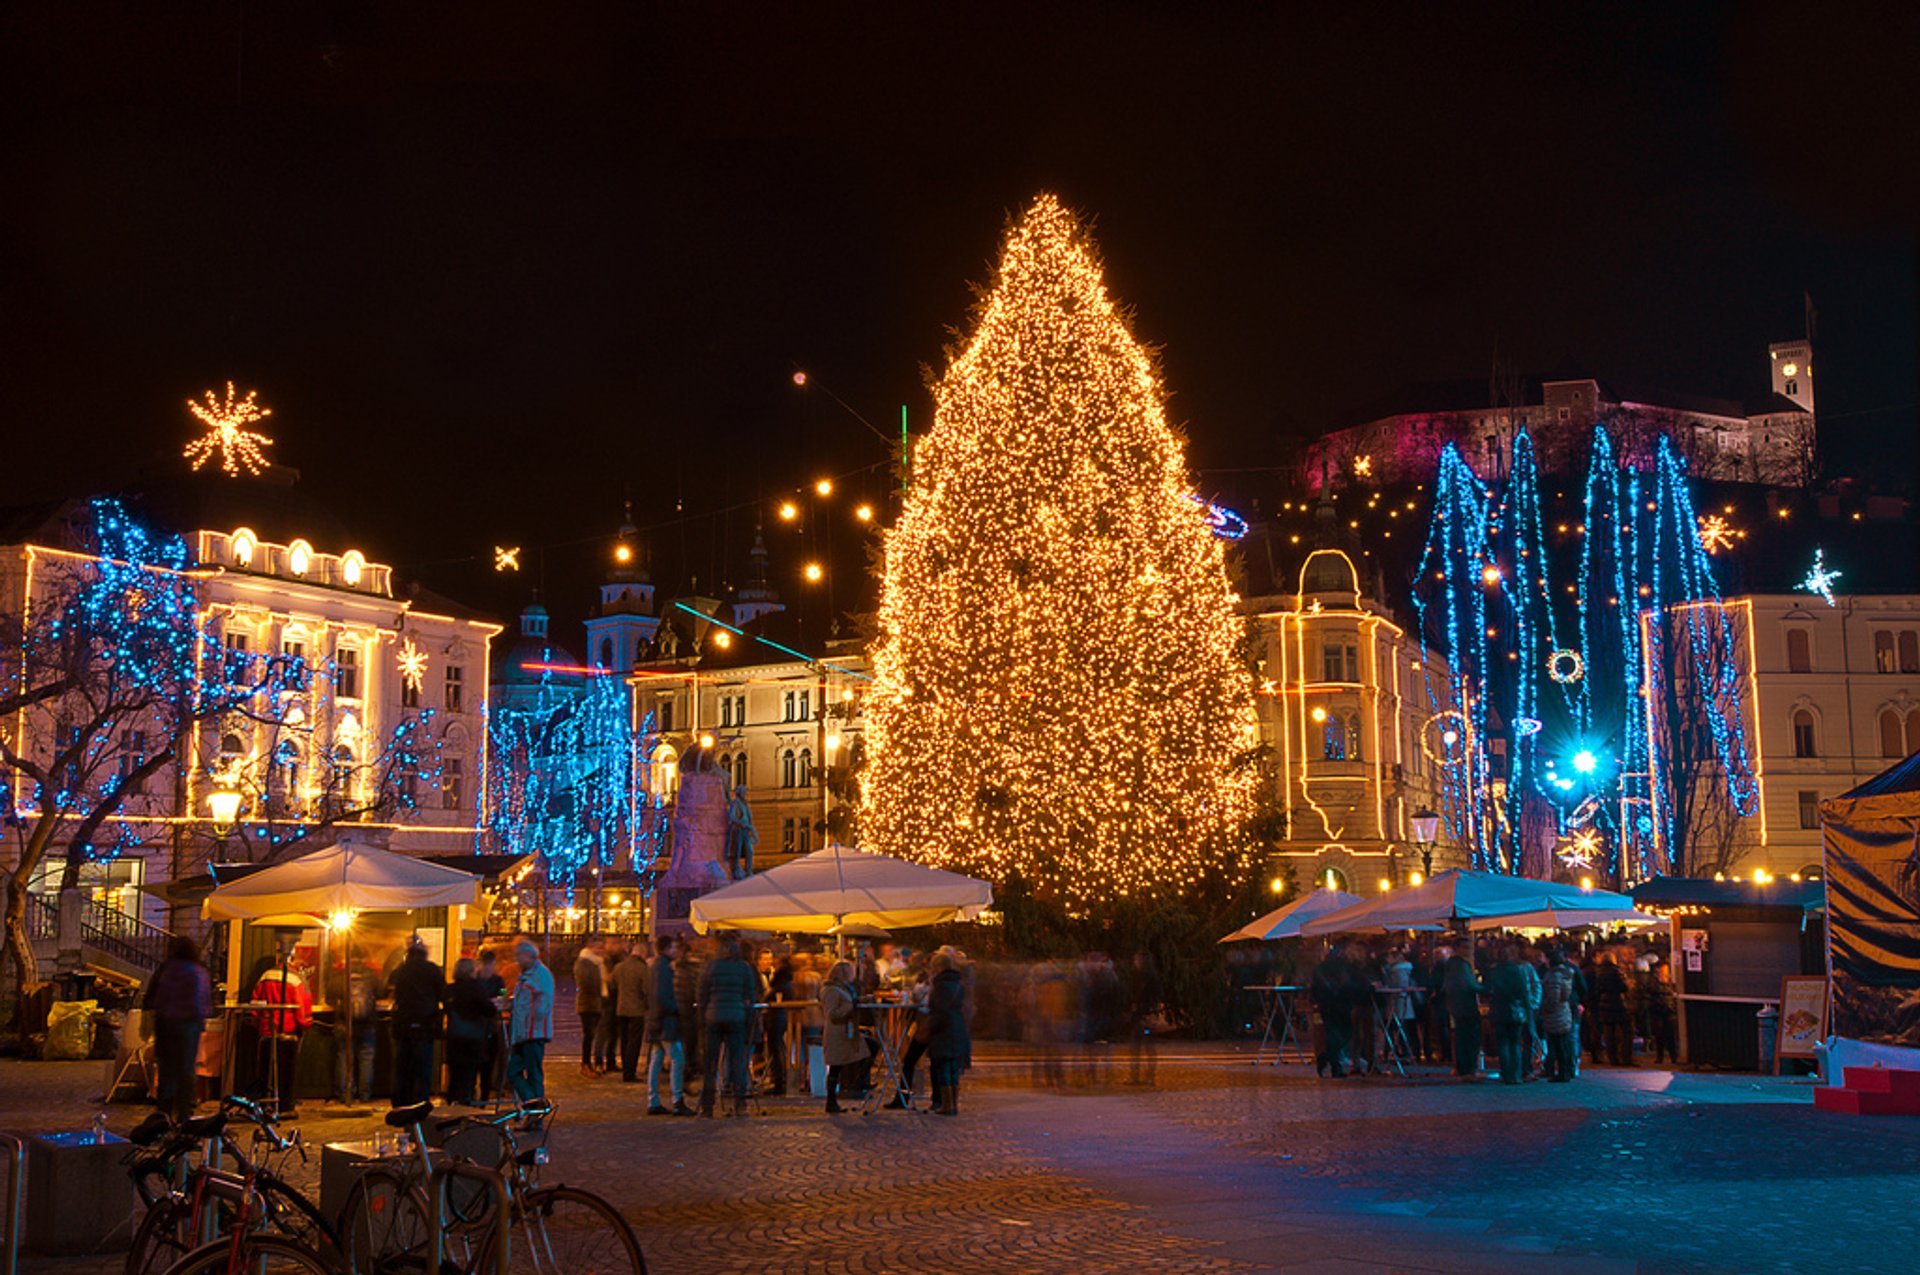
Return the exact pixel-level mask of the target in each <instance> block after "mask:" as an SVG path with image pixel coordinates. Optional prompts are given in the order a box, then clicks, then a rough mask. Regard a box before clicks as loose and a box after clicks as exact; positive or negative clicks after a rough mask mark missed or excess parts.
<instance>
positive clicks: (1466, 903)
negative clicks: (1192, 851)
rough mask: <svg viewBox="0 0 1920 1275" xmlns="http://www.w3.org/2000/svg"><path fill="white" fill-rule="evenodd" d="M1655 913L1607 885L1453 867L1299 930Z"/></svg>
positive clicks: (1626, 918) (1617, 918) (1576, 921)
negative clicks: (1643, 910)
mask: <svg viewBox="0 0 1920 1275" xmlns="http://www.w3.org/2000/svg"><path fill="white" fill-rule="evenodd" d="M1654 919H1655V918H1653V917H1647V916H1642V915H1641V914H1640V913H1638V912H1636V911H1634V907H1633V900H1632V899H1631V898H1629V897H1628V896H1626V895H1624V894H1615V893H1613V892H1612V891H1611V890H1584V889H1582V888H1580V887H1579V886H1577V885H1561V884H1559V883H1557V882H1553V881H1536V880H1534V879H1532V878H1531V877H1512V876H1507V875H1506V874H1504V873H1499V872H1472V871H1467V870H1465V869H1460V868H1455V869H1452V870H1451V871H1447V872H1442V873H1439V874H1437V875H1436V876H1434V878H1433V879H1432V880H1431V881H1428V882H1426V883H1425V884H1423V885H1418V886H1414V887H1412V888H1411V889H1406V890H1397V891H1395V892H1393V893H1391V894H1384V895H1381V896H1380V897H1379V898H1377V899H1372V900H1369V901H1368V902H1365V903H1361V904H1358V905H1357V906H1354V907H1349V908H1343V909H1341V910H1340V911H1338V912H1329V913H1327V914H1325V915H1323V916H1321V917H1318V918H1316V919H1315V920H1312V921H1308V922H1307V923H1306V924H1305V925H1303V926H1302V927H1301V931H1300V932H1301V933H1303V934H1351V933H1363V932H1374V931H1389V930H1437V929H1443V928H1446V927H1448V926H1455V925H1466V926H1469V927H1471V928H1473V929H1480V930H1485V929H1497V928H1499V927H1502V926H1551V927H1554V928H1559V929H1565V928H1567V927H1569V926H1575V925H1606V924H1613V923H1616V922H1627V923H1629V924H1632V923H1637V922H1647V923H1651V922H1652V921H1653V920H1654Z"/></svg>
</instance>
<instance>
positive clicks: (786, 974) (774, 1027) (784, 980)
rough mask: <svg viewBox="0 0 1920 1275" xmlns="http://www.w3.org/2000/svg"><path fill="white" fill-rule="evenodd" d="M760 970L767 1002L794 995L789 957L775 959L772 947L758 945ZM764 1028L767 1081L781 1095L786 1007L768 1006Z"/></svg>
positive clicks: (784, 1073)
mask: <svg viewBox="0 0 1920 1275" xmlns="http://www.w3.org/2000/svg"><path fill="white" fill-rule="evenodd" d="M760 970H761V975H762V977H763V978H764V979H765V980H766V985H765V987H764V988H763V994H764V995H765V997H766V999H767V1001H768V1002H769V1003H771V1004H775V1005H778V1004H782V1003H784V1002H786V1001H790V1000H793V999H794V993H793V958H792V957H790V956H783V957H781V958H780V960H779V961H778V962H777V963H775V962H774V960H773V949H772V948H762V949H761V954H760ZM763 1025H764V1028H765V1031H764V1036H765V1048H766V1051H767V1082H768V1083H769V1084H770V1085H772V1086H773V1092H774V1093H776V1094H781V1095H784V1094H785V1093H786V1092H787V1011H786V1010H784V1009H769V1010H768V1011H767V1012H766V1015H765V1017H764V1019H763Z"/></svg>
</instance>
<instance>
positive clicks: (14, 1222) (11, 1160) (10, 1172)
mask: <svg viewBox="0 0 1920 1275" xmlns="http://www.w3.org/2000/svg"><path fill="white" fill-rule="evenodd" d="M0 1147H4V1148H6V1152H7V1215H6V1218H5V1219H4V1225H5V1227H6V1249H5V1251H4V1253H3V1254H0V1275H18V1272H19V1270H20V1225H21V1223H22V1221H24V1218H23V1216H22V1209H21V1206H22V1205H23V1204H24V1203H25V1202H26V1197H27V1144H26V1143H25V1142H22V1141H21V1140H20V1139H19V1138H16V1137H15V1136H14V1135H12V1134H10V1133H0Z"/></svg>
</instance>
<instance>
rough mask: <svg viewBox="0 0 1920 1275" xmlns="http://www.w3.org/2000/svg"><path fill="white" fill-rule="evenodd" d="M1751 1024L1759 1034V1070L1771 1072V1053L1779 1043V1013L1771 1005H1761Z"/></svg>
mask: <svg viewBox="0 0 1920 1275" xmlns="http://www.w3.org/2000/svg"><path fill="white" fill-rule="evenodd" d="M1753 1022H1754V1026H1755V1028H1756V1029H1757V1030H1758V1031H1759V1033H1760V1070H1761V1071H1772V1070H1773V1051H1774V1049H1775V1047H1776V1046H1777V1045H1778V1044H1779V1041H1780V1011H1779V1010H1777V1009H1775V1008H1774V1007H1773V1006H1771V1005H1762V1006H1761V1007H1760V1012H1759V1013H1757V1014H1755V1015H1754V1016H1753Z"/></svg>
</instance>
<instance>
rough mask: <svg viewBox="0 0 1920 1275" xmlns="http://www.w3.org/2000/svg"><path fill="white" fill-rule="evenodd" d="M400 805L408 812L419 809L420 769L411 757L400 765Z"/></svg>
mask: <svg viewBox="0 0 1920 1275" xmlns="http://www.w3.org/2000/svg"><path fill="white" fill-rule="evenodd" d="M400 804H401V805H402V806H405V807H406V808H407V809H408V810H418V809H419V808H420V767H419V764H418V763H416V762H415V761H414V760H413V759H412V758H411V757H409V758H407V759H406V760H405V761H403V762H401V763H400Z"/></svg>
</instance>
